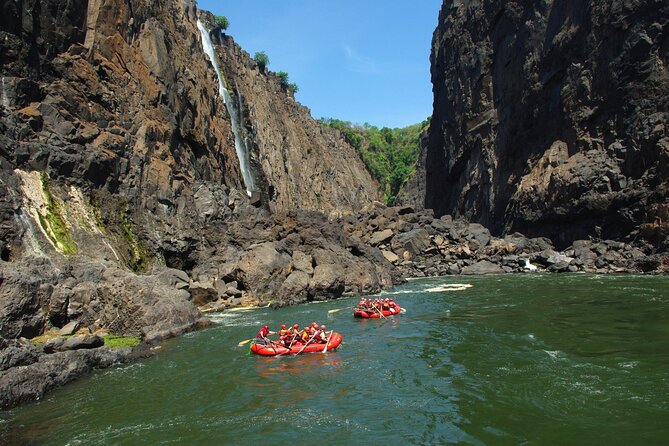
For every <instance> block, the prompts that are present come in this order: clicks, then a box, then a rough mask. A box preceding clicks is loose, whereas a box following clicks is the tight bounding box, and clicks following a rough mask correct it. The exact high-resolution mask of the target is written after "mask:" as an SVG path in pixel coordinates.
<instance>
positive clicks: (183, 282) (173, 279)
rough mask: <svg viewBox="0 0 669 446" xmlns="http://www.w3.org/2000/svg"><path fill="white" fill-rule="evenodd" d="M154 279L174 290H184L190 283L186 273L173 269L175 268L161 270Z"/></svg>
mask: <svg viewBox="0 0 669 446" xmlns="http://www.w3.org/2000/svg"><path fill="white" fill-rule="evenodd" d="M156 277H157V278H158V280H160V281H161V282H162V283H163V284H165V285H167V286H169V287H175V288H178V289H181V288H186V287H187V286H188V284H189V282H190V277H188V274H186V272H184V271H181V270H180V269H175V268H164V269H161V270H160V271H159V272H158V273H157V274H156Z"/></svg>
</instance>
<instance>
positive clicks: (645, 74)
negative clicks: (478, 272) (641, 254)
mask: <svg viewBox="0 0 669 446" xmlns="http://www.w3.org/2000/svg"><path fill="white" fill-rule="evenodd" d="M668 22H669V4H667V2H664V1H661V0H626V1H623V0H607V1H603V0H587V1H581V0H547V1H541V2H520V1H502V0H481V1H466V0H446V1H444V3H443V6H442V9H441V12H440V15H439V24H438V27H437V29H436V31H435V33H434V37H433V42H432V56H431V62H432V83H433V89H434V115H433V119H432V123H431V127H430V142H429V147H428V154H427V160H426V206H427V207H428V208H433V209H435V211H436V213H437V214H438V215H440V214H451V215H454V216H463V217H466V218H468V219H470V220H472V221H476V222H480V223H482V224H484V225H485V226H488V227H490V228H491V230H492V231H493V232H494V233H510V232H512V231H520V232H523V233H524V234H526V235H529V236H548V237H550V238H551V239H552V240H553V241H554V243H556V244H557V245H559V246H568V245H569V243H571V242H572V241H573V240H577V239H583V238H588V237H592V238H609V239H637V238H641V237H645V238H647V239H649V240H650V241H651V242H653V243H655V244H656V245H659V246H665V247H666V246H667V244H666V237H667V235H668V234H669V231H668V230H667V226H666V221H667V217H669V203H668V200H667V198H668V194H669V188H668V186H669V184H668V182H667V180H668V175H669V169H668V166H669V127H668V126H669V71H668V69H667V64H668V63H669V56H668V52H669V23H668Z"/></svg>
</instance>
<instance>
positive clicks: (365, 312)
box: [353, 305, 402, 319]
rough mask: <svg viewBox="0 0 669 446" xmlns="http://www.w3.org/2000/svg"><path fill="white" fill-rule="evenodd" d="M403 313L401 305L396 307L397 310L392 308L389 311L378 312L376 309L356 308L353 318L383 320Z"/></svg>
mask: <svg viewBox="0 0 669 446" xmlns="http://www.w3.org/2000/svg"><path fill="white" fill-rule="evenodd" d="M401 311H402V308H400V306H399V305H396V306H395V308H391V309H389V310H377V309H376V308H374V309H362V308H356V309H355V310H354V311H353V317H359V318H363V319H368V318H371V319H373V318H383V317H388V316H394V315H396V314H400V312H401Z"/></svg>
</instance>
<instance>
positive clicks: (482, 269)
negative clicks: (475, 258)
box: [461, 260, 504, 276]
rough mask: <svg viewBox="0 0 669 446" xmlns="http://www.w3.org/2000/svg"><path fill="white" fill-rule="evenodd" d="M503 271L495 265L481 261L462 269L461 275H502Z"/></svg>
mask: <svg viewBox="0 0 669 446" xmlns="http://www.w3.org/2000/svg"><path fill="white" fill-rule="evenodd" d="M503 273H504V270H503V269H502V268H501V267H500V266H499V265H497V264H494V263H492V262H489V261H488V260H481V261H479V262H477V263H475V264H473V265H469V266H466V267H464V268H462V273H461V274H463V275H471V276H473V275H480V274H503Z"/></svg>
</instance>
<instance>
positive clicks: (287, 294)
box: [0, 0, 669, 407]
mask: <svg viewBox="0 0 669 446" xmlns="http://www.w3.org/2000/svg"><path fill="white" fill-rule="evenodd" d="M2 10H3V14H2V17H1V18H0V37H1V39H0V50H1V51H0V54H1V56H0V64H1V67H2V73H1V84H0V86H1V88H2V92H1V93H2V95H1V102H2V111H1V119H0V191H1V193H0V258H1V261H0V373H1V375H0V405H1V406H2V407H10V406H13V405H15V404H18V403H21V402H25V401H33V400H35V399H38V398H41V397H42V396H43V395H44V394H45V393H46V392H47V391H49V390H51V389H53V388H55V387H58V386H60V385H63V384H65V383H67V382H70V381H72V380H73V379H75V378H77V377H79V376H82V375H84V374H86V373H88V372H90V370H92V369H93V368H96V367H107V366H110V365H113V364H118V363H122V362H124V361H129V360H131V359H133V358H136V357H143V356H147V355H151V354H152V350H151V348H152V346H154V345H155V344H156V343H157V342H159V341H161V340H163V339H165V338H168V337H173V336H176V335H179V334H181V333H184V332H187V331H191V330H195V329H198V328H202V327H205V326H207V325H208V324H209V323H210V320H209V319H208V318H207V317H205V315H204V314H206V313H208V312H215V311H222V310H225V309H229V308H231V307H239V306H265V305H270V306H271V307H273V308H277V307H284V306H288V305H294V304H299V303H305V302H312V301H319V300H326V299H333V298H338V297H341V296H348V295H357V294H371V293H377V292H380V291H381V290H384V289H389V288H391V287H392V286H393V285H396V284H398V283H401V282H403V281H404V280H405V279H406V278H407V277H411V276H437V275H454V274H486V273H498V274H501V273H515V272H523V271H525V270H526V268H525V266H526V265H528V264H529V263H528V262H530V261H531V262H532V263H533V265H532V266H535V265H539V267H540V268H541V269H542V270H545V271H550V272H593V273H611V272H644V273H664V272H666V269H667V268H669V261H668V258H667V256H666V251H667V246H668V243H669V240H668V239H667V237H668V236H669V226H668V225H669V205H668V204H667V203H668V202H667V193H668V191H669V190H668V188H667V186H668V183H667V175H668V171H667V166H668V165H669V159H668V158H667V157H668V156H669V142H668V141H669V135H668V134H667V131H668V130H667V128H668V127H667V126H669V122H668V120H669V114H668V113H667V106H668V105H669V74H668V71H667V61H668V58H667V52H668V48H669V38H668V37H667V33H668V32H667V21H668V20H669V7H668V6H667V5H666V4H665V3H664V2H661V1H659V0H634V1H622V0H620V1H619V0H615V1H613V2H604V1H595V0H592V1H588V2H577V1H567V0H564V1H560V0H554V1H546V2H542V3H541V4H540V5H537V6H533V7H530V6H524V5H523V4H522V3H520V2H513V1H511V2H504V1H500V0H485V1H480V2H469V1H463V0H445V1H444V2H443V6H442V9H441V12H440V15H439V23H438V27H437V29H436V31H435V34H434V40H433V49H432V60H431V62H432V82H433V88H434V95H435V96H434V114H433V116H432V119H431V121H430V122H429V128H428V129H427V133H424V134H423V135H422V136H421V137H420V138H419V140H420V141H421V147H420V150H419V151H420V155H419V156H418V165H417V166H416V169H415V171H416V173H415V175H414V176H413V178H412V179H411V180H410V181H408V182H405V181H404V180H402V182H403V184H402V187H403V191H402V193H400V194H398V196H399V197H400V198H399V199H398V201H397V202H395V203H391V204H394V205H391V206H387V205H386V204H383V203H381V201H382V200H384V198H386V197H385V196H384V194H385V195H387V191H386V190H383V187H382V186H381V185H380V184H379V181H377V179H375V178H374V177H373V176H372V174H371V173H370V169H369V167H368V166H366V165H365V162H364V160H363V159H362V155H361V153H360V152H359V148H357V147H355V146H354V145H352V142H351V140H349V139H348V138H347V137H346V136H347V135H346V132H342V129H339V128H333V126H330V125H324V124H323V123H322V122H319V121H316V120H314V119H313V117H312V116H311V114H310V111H309V109H307V108H306V107H304V106H302V105H301V104H299V103H298V102H297V101H296V100H295V98H294V94H293V92H292V91H291V90H290V89H289V88H287V87H286V86H285V85H284V83H282V81H281V78H280V76H277V75H276V74H275V73H273V72H271V71H269V70H266V69H265V68H264V67H261V66H259V65H258V64H257V63H256V62H255V61H254V60H253V59H252V58H251V57H250V56H249V55H248V54H247V53H246V52H245V51H244V50H243V49H242V48H241V47H240V46H239V45H237V44H236V43H235V41H234V39H233V38H232V37H231V36H229V35H225V34H220V35H219V36H217V37H218V38H217V39H214V41H213V42H212V40H211V39H210V35H209V31H210V30H211V29H212V28H213V27H214V17H213V15H212V14H210V13H208V12H206V11H201V10H199V9H198V8H197V6H196V5H195V4H194V3H193V2H191V1H184V0H168V1H165V2H150V1H148V0H131V1H122V0H68V1H67V2H59V1H56V0H21V1H19V2H16V1H14V0H4V1H3V2H2ZM435 13H436V11H435ZM426 126H427V124H426ZM394 194H395V191H394V190H393V195H394ZM393 198H395V197H393ZM110 334H112V335H119V336H124V337H135V338H138V339H141V344H140V345H139V346H137V347H135V348H131V347H125V348H120V349H111V348H109V347H108V346H104V347H101V346H100V345H101V344H100V342H104V341H103V338H105V336H107V335H110ZM45 335H47V336H46V337H44V336H45ZM70 335H77V336H75V338H80V339H79V341H80V342H79V343H78V344H76V346H73V345H71V344H73V343H72V342H69V343H68V341H67V340H66V336H70ZM39 337H42V338H41V341H42V342H39V343H38V342H36V341H34V340H35V339H36V338H39ZM67 339H71V338H67ZM31 340H33V342H31Z"/></svg>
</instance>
